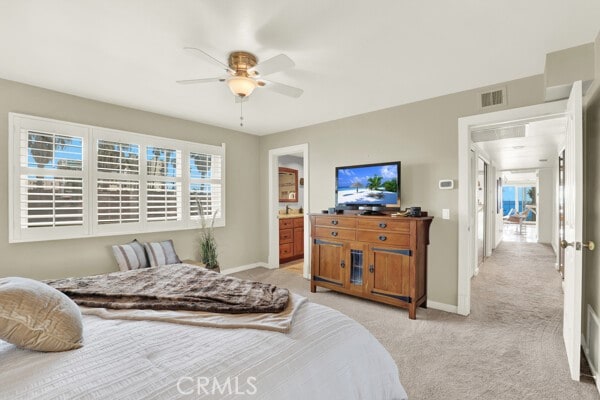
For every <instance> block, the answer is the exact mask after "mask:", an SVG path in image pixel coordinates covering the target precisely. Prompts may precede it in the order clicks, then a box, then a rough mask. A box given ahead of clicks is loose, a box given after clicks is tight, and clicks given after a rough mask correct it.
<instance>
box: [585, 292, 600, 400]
mask: <svg viewBox="0 0 600 400" xmlns="http://www.w3.org/2000/svg"><path fill="white" fill-rule="evenodd" d="M581 347H582V348H583V353H584V354H585V358H586V359H587V361H588V365H589V366H590V370H591V371H592V375H593V376H594V381H595V382H596V390H598V393H600V376H598V365H597V364H598V362H599V361H600V319H598V315H596V312H595V311H594V309H593V308H592V306H591V305H590V304H588V305H587V326H586V330H585V335H583V333H582V334H581Z"/></svg>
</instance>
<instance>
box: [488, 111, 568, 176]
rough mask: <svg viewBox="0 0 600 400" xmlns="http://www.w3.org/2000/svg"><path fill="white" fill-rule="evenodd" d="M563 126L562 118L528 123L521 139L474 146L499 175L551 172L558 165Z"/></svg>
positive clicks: (564, 120) (563, 136)
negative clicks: (487, 159)
mask: <svg viewBox="0 0 600 400" xmlns="http://www.w3.org/2000/svg"><path fill="white" fill-rule="evenodd" d="M566 124H567V121H566V117H561V118H554V119H547V120H542V121H536V122H529V123H528V124H525V125H526V128H525V137H515V138H510V139H499V140H492V141H488V142H479V143H477V146H478V147H479V148H480V149H482V150H483V151H484V152H485V153H486V155H487V156H488V157H489V158H490V161H493V163H494V164H495V165H496V167H497V169H498V170H500V171H502V170H522V169H538V168H551V167H554V166H556V165H558V154H559V152H560V151H561V149H562V148H563V146H564V142H565V131H566ZM541 160H546V161H541Z"/></svg>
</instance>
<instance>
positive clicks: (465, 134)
mask: <svg viewBox="0 0 600 400" xmlns="http://www.w3.org/2000/svg"><path fill="white" fill-rule="evenodd" d="M566 109H567V102H566V101H557V102H552V103H544V104H539V105H534V106H529V107H522V108H517V109H511V110H504V111H497V112H493V113H489V114H480V115H474V116H470V117H464V118H459V120H458V125H459V126H458V128H459V129H458V134H459V135H458V145H459V148H458V158H459V168H458V172H459V182H467V183H469V182H473V181H472V180H470V179H469V177H470V176H472V174H473V171H472V169H471V168H470V165H471V163H470V159H471V157H470V152H471V149H472V145H473V141H472V137H471V134H472V130H473V128H474V127H484V126H486V127H489V128H494V129H490V132H491V133H490V134H496V135H497V134H498V133H497V132H496V128H505V129H506V130H507V131H506V132H505V134H504V137H506V135H518V134H519V133H516V132H512V129H510V128H511V127H512V126H514V125H515V122H517V123H518V124H521V125H522V124H523V123H525V122H531V121H539V120H547V119H551V118H561V117H564V115H565V112H566ZM486 134H488V133H486ZM513 150H514V149H513ZM486 158H488V159H489V157H486ZM495 168H496V169H497V170H501V169H502V168H498V166H495ZM492 182H493V179H492V180H488V182H487V186H488V188H489V186H490V185H491V183H492ZM473 192H474V189H473V187H472V185H471V184H467V185H459V187H458V217H459V224H458V225H459V227H458V228H459V249H458V252H459V263H458V265H459V267H458V299H457V301H458V306H457V312H458V313H459V314H462V315H469V313H470V309H471V277H472V272H473V269H474V266H473V263H474V262H476V261H477V259H476V257H475V255H474V254H473V250H475V249H474V247H475V246H474V245H473V244H474V243H476V238H477V237H476V236H475V235H476V234H477V229H476V227H475V226H473V225H472V223H473V222H472V221H473V218H472V215H473V213H472V208H470V206H471V205H472V203H473V202H472V201H471V199H472V193H473ZM492 203H493V202H492ZM498 219H501V216H497V218H495V220H498Z"/></svg>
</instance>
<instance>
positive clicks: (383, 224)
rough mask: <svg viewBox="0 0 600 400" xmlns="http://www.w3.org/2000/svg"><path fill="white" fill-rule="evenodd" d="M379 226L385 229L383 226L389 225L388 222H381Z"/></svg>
mask: <svg viewBox="0 0 600 400" xmlns="http://www.w3.org/2000/svg"><path fill="white" fill-rule="evenodd" d="M379 227H380V228H381V229H383V228H386V227H387V224H386V223H385V222H382V223H380V224H379Z"/></svg>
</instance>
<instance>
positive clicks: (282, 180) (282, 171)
mask: <svg viewBox="0 0 600 400" xmlns="http://www.w3.org/2000/svg"><path fill="white" fill-rule="evenodd" d="M279 201H280V202H281V203H297V202H298V170H296V169H291V168H283V167H279Z"/></svg>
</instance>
